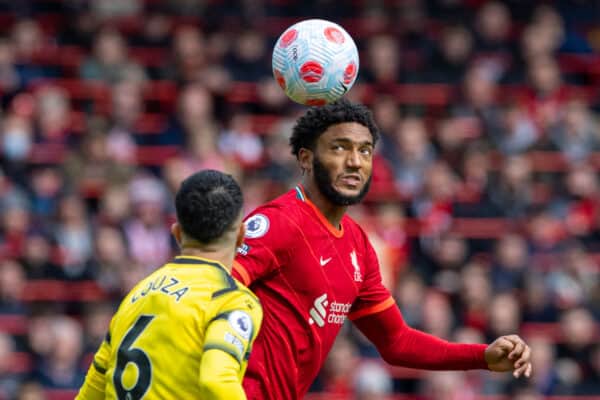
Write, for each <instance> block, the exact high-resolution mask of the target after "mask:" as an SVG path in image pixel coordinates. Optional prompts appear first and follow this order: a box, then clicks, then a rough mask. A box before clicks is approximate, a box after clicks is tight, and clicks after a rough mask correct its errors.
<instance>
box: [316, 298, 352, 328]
mask: <svg viewBox="0 0 600 400" xmlns="http://www.w3.org/2000/svg"><path fill="white" fill-rule="evenodd" d="M327 306H329V308H327ZM351 307H352V304H351V303H338V302H337V301H334V302H332V303H331V304H330V303H329V301H328V300H327V293H324V294H322V295H321V296H319V297H317V298H316V299H315V301H314V302H313V307H311V309H310V310H309V312H308V313H309V315H310V318H308V323H309V324H311V325H313V324H317V326H318V327H320V328H322V327H323V326H325V323H326V322H327V323H329V324H337V325H342V324H343V323H344V321H345V320H346V315H348V312H349V311H350V308H351Z"/></svg>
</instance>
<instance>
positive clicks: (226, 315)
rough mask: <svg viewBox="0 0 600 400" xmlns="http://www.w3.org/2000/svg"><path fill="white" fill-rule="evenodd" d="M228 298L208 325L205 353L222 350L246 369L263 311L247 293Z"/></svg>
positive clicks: (238, 293) (256, 301) (239, 293)
mask: <svg viewBox="0 0 600 400" xmlns="http://www.w3.org/2000/svg"><path fill="white" fill-rule="evenodd" d="M229 297H230V299H228V301H227V302H226V303H224V305H223V306H222V307H220V308H219V310H218V312H216V313H215V315H214V316H213V317H212V319H211V320H210V321H208V323H207V325H206V332H205V340H204V351H205V352H206V351H210V350H219V351H221V352H223V353H226V354H228V355H229V356H231V357H232V358H233V359H234V360H236V361H237V363H238V364H239V365H240V366H245V364H246V361H247V360H248V357H249V355H250V350H251V348H252V344H253V343H254V339H255V338H256V335H257V334H258V330H259V329H260V326H261V323H262V316H263V313H262V307H261V306H260V303H259V302H258V300H257V299H256V298H255V297H254V296H252V295H251V294H249V293H247V292H246V291H245V290H239V291H237V292H236V293H233V294H231V295H230V296H229Z"/></svg>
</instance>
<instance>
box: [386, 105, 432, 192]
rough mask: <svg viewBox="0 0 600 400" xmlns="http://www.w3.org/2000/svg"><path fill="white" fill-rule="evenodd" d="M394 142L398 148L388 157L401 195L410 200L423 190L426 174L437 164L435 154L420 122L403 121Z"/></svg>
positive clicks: (413, 119)
mask: <svg viewBox="0 0 600 400" xmlns="http://www.w3.org/2000/svg"><path fill="white" fill-rule="evenodd" d="M394 139H395V143H394V148H393V149H390V150H391V152H390V153H388V154H385V153H384V155H386V156H387V157H388V161H389V162H390V164H391V166H392V168H393V171H394V176H395V181H396V187H397V190H398V192H399V193H400V194H401V195H402V196H405V197H409V198H410V197H412V196H415V195H416V194H418V193H419V191H420V190H421V188H422V185H423V180H424V175H425V170H426V169H427V168H428V167H429V166H430V165H431V164H432V163H433V161H434V159H435V152H434V149H433V147H432V146H431V144H430V143H429V139H428V135H427V130H426V127H425V124H424V122H423V121H422V120H421V119H419V118H414V117H411V118H406V119H404V120H402V121H401V122H400V124H398V125H397V127H396V130H395V132H394Z"/></svg>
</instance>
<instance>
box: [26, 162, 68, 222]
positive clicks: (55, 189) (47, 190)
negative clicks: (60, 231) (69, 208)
mask: <svg viewBox="0 0 600 400" xmlns="http://www.w3.org/2000/svg"><path fill="white" fill-rule="evenodd" d="M65 186H66V185H65V177H64V175H63V174H62V171H61V170H60V169H58V168H57V167H56V166H54V165H50V164H47V165H41V166H39V167H36V168H34V169H33V170H32V172H31V194H30V198H31V201H32V204H31V211H32V212H33V213H34V214H35V216H37V217H41V218H48V217H51V216H53V215H55V213H56V211H57V207H58V202H59V199H60V196H61V194H62V192H63V191H64V190H65Z"/></svg>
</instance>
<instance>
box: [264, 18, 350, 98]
mask: <svg viewBox="0 0 600 400" xmlns="http://www.w3.org/2000/svg"><path fill="white" fill-rule="evenodd" d="M272 65H273V76H274V77H275V79H276V80H277V83H279V86H281V88H282V89H283V90H284V91H285V93H286V94H287V95H288V97H289V98H290V99H292V100H294V101H295V102H297V103H300V104H305V105H309V106H318V105H323V104H327V103H331V102H333V101H335V100H337V99H339V98H340V97H342V96H343V95H344V94H345V93H346V92H347V91H348V90H350V88H351V87H352V85H354V81H355V80H356V76H357V75H358V67H359V63H358V51H357V49H356V44H355V43H354V40H352V37H350V35H349V34H348V32H346V31H345V30H344V28H342V27H341V26H339V25H338V24H335V23H333V22H330V21H326V20H322V19H309V20H306V21H302V22H298V23H297V24H294V25H292V26H290V27H289V28H288V29H286V30H285V31H284V32H283V33H282V34H281V36H280V37H279V39H277V42H276V43H275V48H274V49H273V59H272Z"/></svg>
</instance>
